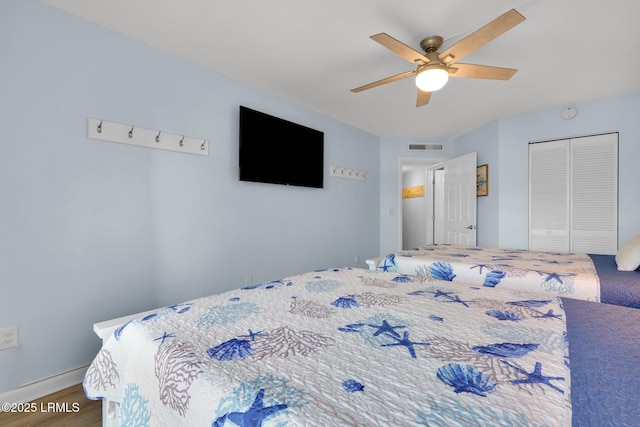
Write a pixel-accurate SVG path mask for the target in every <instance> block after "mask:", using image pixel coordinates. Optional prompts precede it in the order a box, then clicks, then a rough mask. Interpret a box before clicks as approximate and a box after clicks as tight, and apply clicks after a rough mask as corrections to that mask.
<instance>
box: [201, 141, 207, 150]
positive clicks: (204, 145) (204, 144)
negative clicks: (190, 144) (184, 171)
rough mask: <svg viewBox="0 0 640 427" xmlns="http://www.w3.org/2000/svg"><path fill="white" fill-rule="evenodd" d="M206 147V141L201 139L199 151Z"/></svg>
mask: <svg viewBox="0 0 640 427" xmlns="http://www.w3.org/2000/svg"><path fill="white" fill-rule="evenodd" d="M206 147H207V140H206V139H203V140H202V145H200V149H201V150H204V149H205V148H206Z"/></svg>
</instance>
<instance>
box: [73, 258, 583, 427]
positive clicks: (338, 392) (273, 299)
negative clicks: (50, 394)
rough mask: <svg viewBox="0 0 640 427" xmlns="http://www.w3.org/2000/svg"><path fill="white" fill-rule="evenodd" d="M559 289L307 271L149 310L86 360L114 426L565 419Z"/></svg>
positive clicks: (89, 384) (88, 382) (88, 380)
mask: <svg viewBox="0 0 640 427" xmlns="http://www.w3.org/2000/svg"><path fill="white" fill-rule="evenodd" d="M565 325H566V324H565V315H564V310H563V307H562V302H561V300H560V299H559V298H541V295H540V294H530V293H526V292H521V291H512V290H506V289H490V290H489V289H486V288H484V287H482V286H480V287H473V286H466V285H459V284H456V285H452V284H451V283H450V282H446V281H434V280H427V279H425V278H421V277H417V276H414V277H410V276H406V275H401V274H397V273H385V272H377V271H370V270H363V269H351V268H336V269H329V270H323V271H314V272H310V273H306V274H301V275H297V276H293V277H288V278H285V279H281V280H277V281H274V282H269V283H263V284H260V285H256V286H251V287H246V288H243V289H238V290H234V291H230V292H226V293H223V294H219V295H214V296H210V297H205V298H200V299H196V300H193V301H189V302H185V303H182V304H177V305H173V306H170V307H165V308H162V309H159V310H157V311H155V312H152V313H151V314H147V315H145V316H144V317H139V318H136V319H134V320H132V321H130V322H128V323H126V324H124V325H122V326H120V327H119V328H118V329H117V330H116V331H115V332H114V334H113V336H112V337H111V338H109V340H108V341H107V342H106V343H105V345H104V346H103V347H102V349H101V350H100V351H99V353H98V354H97V356H96V358H95V359H94V361H93V363H92V364H91V366H90V367H89V369H88V371H87V373H86V376H85V379H84V388H85V392H86V394H87V396H88V397H89V398H91V399H105V400H109V401H113V402H119V414H118V417H119V420H120V424H121V425H124V426H133V425H135V426H168V425H171V426H181V425H184V426H213V427H222V426H231V427H232V426H311V425H317V426H374V425H385V426H391V425H393V426H410V425H416V426H420V425H425V426H426V425H428V426H441V425H442V426H444V425H446V426H534V425H535V426H539V425H553V426H565V425H570V423H571V405H570V402H571V400H570V396H569V394H570V381H569V379H570V372H569V368H568V366H569V364H568V354H567V349H566V346H565V338H564V336H565V330H566V327H565Z"/></svg>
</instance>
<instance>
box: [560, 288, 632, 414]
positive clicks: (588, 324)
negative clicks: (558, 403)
mask: <svg viewBox="0 0 640 427" xmlns="http://www.w3.org/2000/svg"><path fill="white" fill-rule="evenodd" d="M562 300H563V302H564V309H565V312H566V315H567V335H568V338H569V359H570V364H571V393H572V394H571V404H572V408H573V415H572V425H573V426H579V427H589V426H594V427H601V426H638V425H640V376H639V375H638V372H640V371H639V369H640V340H639V339H638V333H639V332H640V311H638V310H636V309H631V308H627V307H619V306H614V305H610V304H598V303H593V302H589V301H580V300H575V299H571V298H562Z"/></svg>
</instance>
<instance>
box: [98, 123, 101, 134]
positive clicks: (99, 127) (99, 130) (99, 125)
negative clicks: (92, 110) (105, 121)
mask: <svg viewBox="0 0 640 427" xmlns="http://www.w3.org/2000/svg"><path fill="white" fill-rule="evenodd" d="M98 133H102V120H100V123H98Z"/></svg>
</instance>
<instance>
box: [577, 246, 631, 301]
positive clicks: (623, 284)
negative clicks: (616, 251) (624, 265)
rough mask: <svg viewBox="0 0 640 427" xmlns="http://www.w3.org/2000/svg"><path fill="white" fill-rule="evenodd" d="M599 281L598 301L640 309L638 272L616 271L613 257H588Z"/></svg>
mask: <svg viewBox="0 0 640 427" xmlns="http://www.w3.org/2000/svg"><path fill="white" fill-rule="evenodd" d="M589 256H590V257H591V260H592V261H593V265H594V266H595V267H596V272H597V273H598V278H599V279H600V301H601V302H604V303H607V304H615V305H622V306H625V307H633V308H640V270H635V271H618V268H617V266H616V259H615V256H614V255H589Z"/></svg>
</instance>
